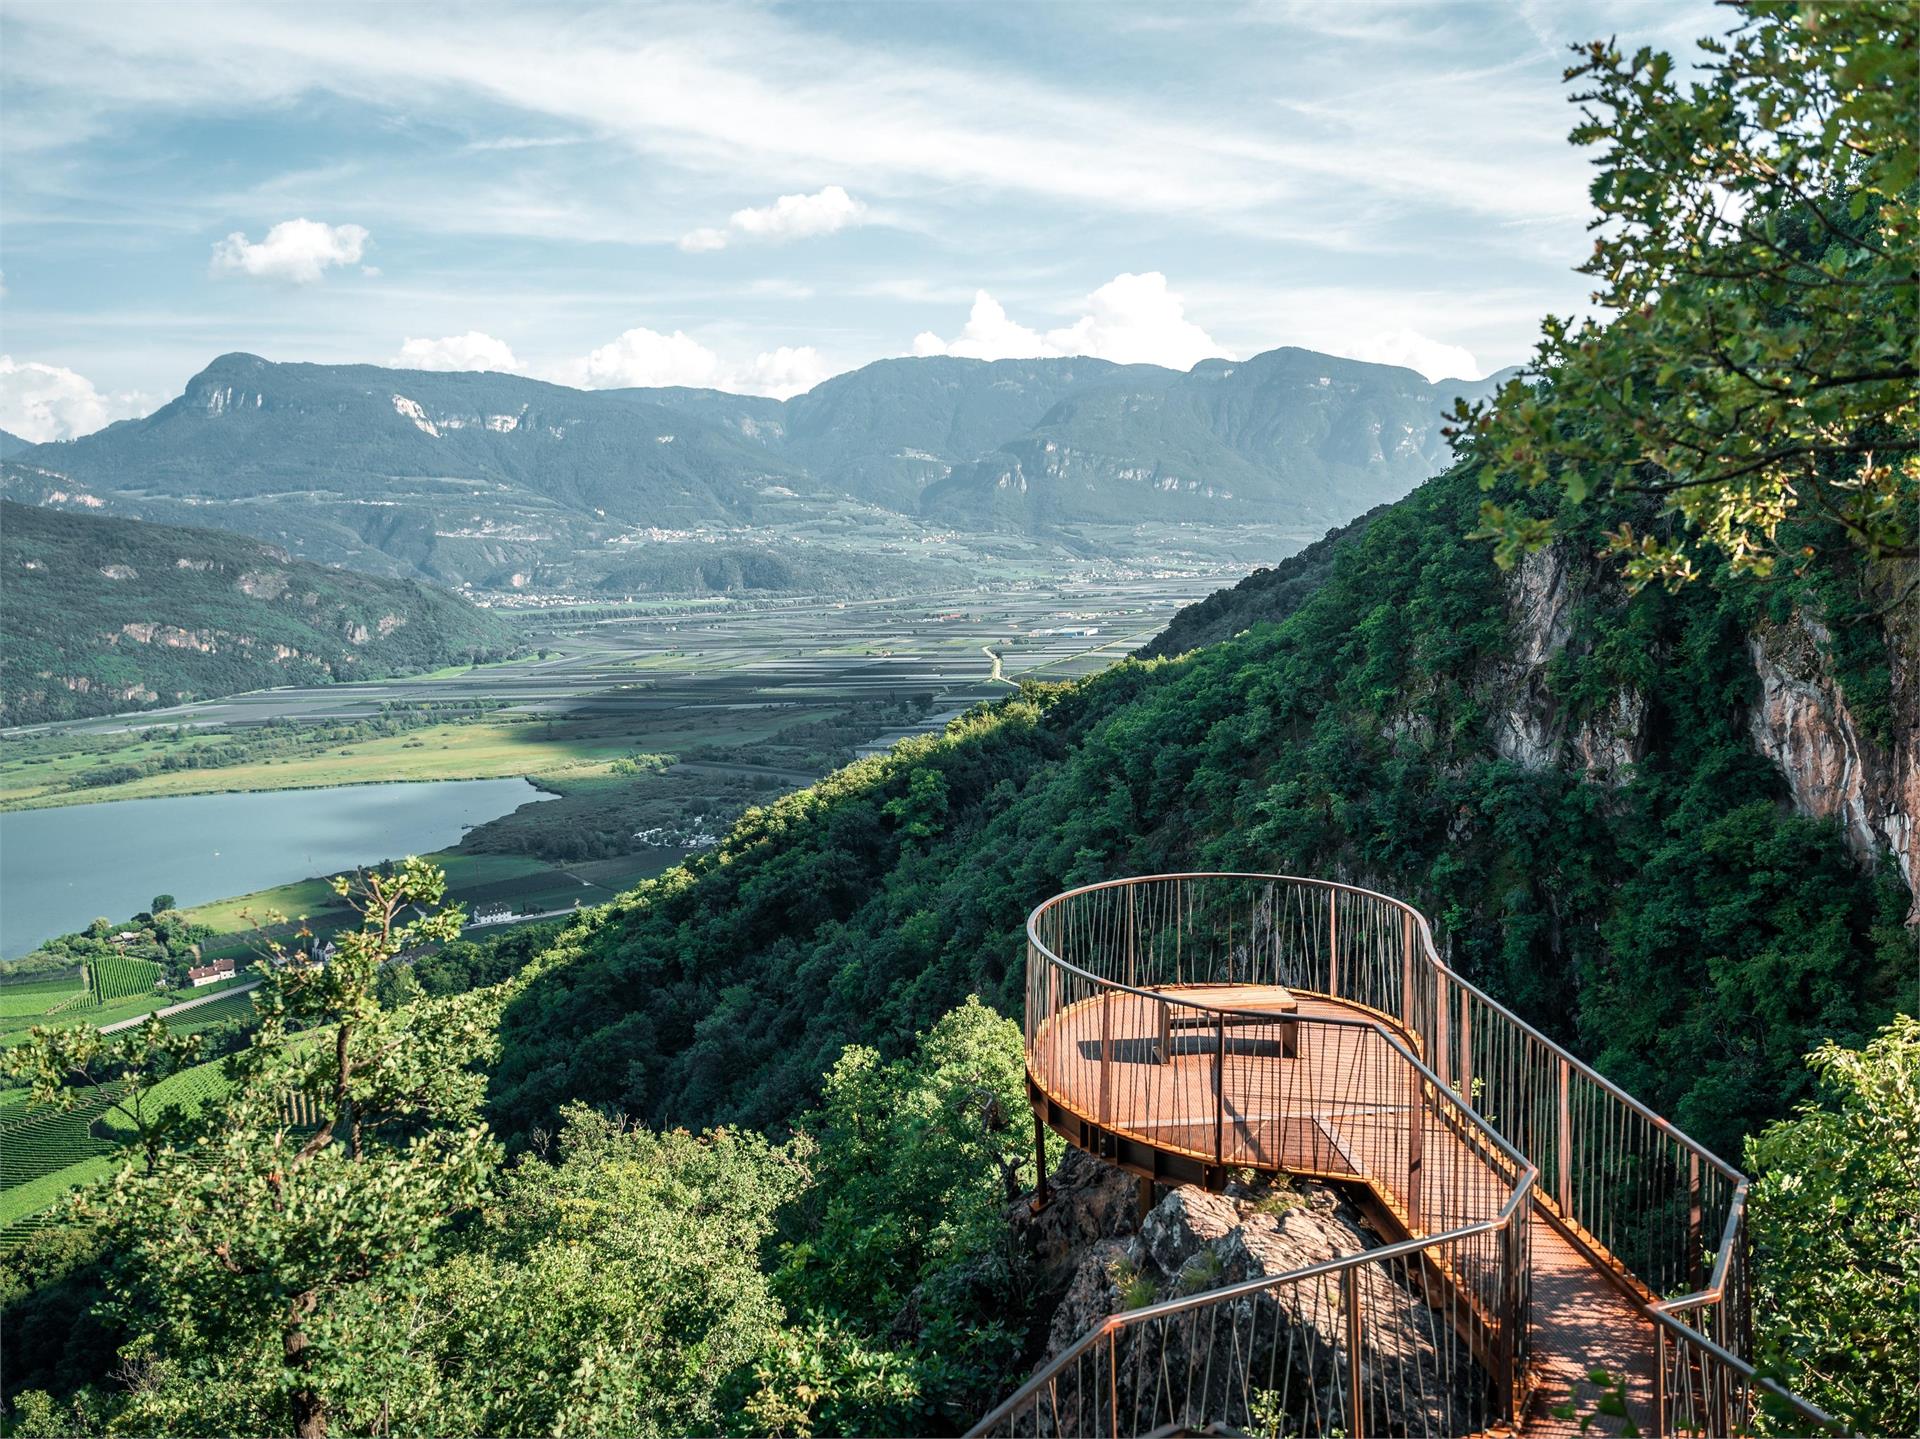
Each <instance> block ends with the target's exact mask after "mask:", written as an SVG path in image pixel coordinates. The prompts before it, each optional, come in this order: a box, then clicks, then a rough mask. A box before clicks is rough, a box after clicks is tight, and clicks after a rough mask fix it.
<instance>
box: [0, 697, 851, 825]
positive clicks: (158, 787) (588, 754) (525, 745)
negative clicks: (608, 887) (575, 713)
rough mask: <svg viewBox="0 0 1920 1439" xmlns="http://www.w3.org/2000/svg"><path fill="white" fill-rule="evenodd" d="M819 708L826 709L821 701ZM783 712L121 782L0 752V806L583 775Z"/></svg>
mask: <svg viewBox="0 0 1920 1439" xmlns="http://www.w3.org/2000/svg"><path fill="white" fill-rule="evenodd" d="M822 707H823V708H827V707H828V706H827V705H826V704H825V702H824V701H823V705H822ZM795 722H796V721H795V718H794V716H793V714H791V713H781V712H777V711H736V712H731V713H727V714H724V715H719V716H715V715H711V714H707V715H698V716H696V715H692V714H688V715H685V716H676V717H672V718H669V719H664V720H663V719H662V718H660V717H659V716H656V715H652V714H643V715H641V716H639V717H637V718H635V719H634V720H633V721H632V722H631V723H623V722H621V721H619V720H605V719H594V720H587V721H566V720H560V721H548V720H499V721H489V722H486V723H470V724H444V725H430V726H427V727H424V728H421V729H416V730H411V731H408V732H407V733H405V734H393V735H383V736H380V737H378V738H374V739H363V740H354V741H351V742H349V743H347V744H343V745H340V746H339V747H338V748H337V749H328V750H327V751H325V752H324V753H320V754H300V755H291V756H287V757H284V758H268V759H255V760H250V761H246V762H243V763H239V764H229V765H221V766H218V767H211V766H210V767H207V768H200V769H175V770H168V771H165V772H162V773H158V774H150V775H143V776H141V777H139V778H135V779H130V780H127V781H124V782H122V783H119V784H111V785H99V786H95V787H92V788H87V789H79V790H60V789H56V788H55V786H57V785H58V784H60V783H61V782H62V781H64V780H67V779H69V778H70V777H71V776H73V775H74V774H76V773H80V772H83V771H85V770H86V769H87V768H89V767H90V766H92V765H94V764H95V763H97V762H98V760H97V758H96V756H95V755H94V754H92V753H90V752H86V751H82V750H76V751H75V752H72V753H66V754H59V755H55V756H52V757H50V758H45V759H39V758H36V759H33V760H28V759H25V758H23V757H21V756H19V755H16V754H9V753H8V752H6V751H5V750H0V808H5V809H37V808H42V807H47V806H53V805H67V804H98V803H104V802H106V801H108V800H120V799H151V798H155V797H157V796H162V795H191V794H224V793H232V792H238V791H246V790H283V789H318V788H323V787H326V786H331V785H345V784H383V783H387V782H389V781H396V780H443V779H500V778H507V777H514V776H521V775H524V776H526V777H528V778H530V779H535V780H544V779H588V778H592V777H594V776H604V775H607V774H609V773H611V771H610V769H609V766H610V765H611V763H612V762H613V761H614V760H616V759H619V758H621V757H622V756H625V755H629V754H631V753H633V751H634V750H635V749H636V748H645V749H646V750H648V751H652V752H659V751H665V752H668V753H672V752H674V750H675V748H676V747H691V746H694V745H714V744H719V745H747V744H754V743H758V742H761V741H764V740H766V739H769V738H771V737H772V736H773V735H775V734H777V733H778V732H779V731H780V730H781V729H783V728H785V727H788V726H790V725H793V724H794V723H795ZM217 743H219V737H218V736H188V737H186V738H184V739H172V738H166V739H156V740H150V741H149V740H141V741H136V742H135V743H133V744H131V745H129V746H127V747H125V748H124V749H115V750H114V751H112V753H111V754H110V755H109V756H108V761H109V762H118V763H126V764H131V763H134V762H137V761H138V760H141V759H144V758H148V757H149V756H156V755H162V754H165V753H168V752H170V751H177V750H178V749H179V748H180V747H181V746H183V745H184V746H189V747H190V746H193V745H196V744H201V745H213V744H217Z"/></svg>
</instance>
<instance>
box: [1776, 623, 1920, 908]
mask: <svg viewBox="0 0 1920 1439" xmlns="http://www.w3.org/2000/svg"><path fill="white" fill-rule="evenodd" d="M1913 610H1914V606H1913V604H1912V602H1909V603H1908V605H1907V606H1905V607H1903V609H1902V610H1900V611H1896V613H1895V615H1894V616H1892V624H1891V626H1890V628H1889V630H1888V632H1887V633H1888V639H1889V643H1888V646H1887V651H1888V662H1889V664H1890V666H1891V669H1892V674H1893V724H1892V727H1891V735H1890V741H1889V742H1887V743H1882V742H1881V741H1880V740H1879V739H1877V738H1876V737H1875V736H1873V735H1872V734H1870V733H1868V732H1867V731H1866V729H1865V728H1864V727H1863V726H1862V725H1860V724H1859V723H1858V722H1857V720H1856V718H1855V715H1854V711H1853V709H1852V707H1851V706H1850V705H1849V704H1848V701H1847V695H1846V692H1845V690H1844V689H1843V687H1842V685H1841V684H1840V681H1839V679H1838V678H1837V676H1836V674H1835V669H1834V664H1833V660H1832V653H1833V636H1832V634H1831V632H1830V631H1829V630H1828V629H1827V627H1826V625H1825V624H1823V623H1822V622H1821V621H1820V620H1819V619H1817V618H1816V617H1814V616H1813V615H1810V614H1807V613H1805V612H1801V613H1797V614H1795V615H1794V617H1793V618H1792V620H1790V621H1789V622H1788V623H1786V624H1781V625H1770V626H1767V627H1765V628H1763V629H1761V630H1759V631H1757V632H1756V633H1755V634H1754V635H1753V637H1752V638H1751V639H1750V640H1749V642H1748V652H1749V653H1750V654H1751V655H1752V656H1753V667H1754V671H1755V673H1756V674H1757V675H1758V677H1759V681H1760V690H1759V697H1758V700H1757V702H1756V704H1755V705H1754V708H1753V710H1752V713H1751V715H1750V717H1749V730H1750V732H1751V734H1752V735H1753V742H1754V744H1755V746H1756V747H1757V748H1758V749H1759V750H1760V752H1761V753H1762V754H1764V755H1766V756H1767V757H1768V758H1769V759H1771V760H1772V761H1773V762H1774V764H1775V765H1777V766H1778V767H1779V769H1780V772H1781V774H1783V775H1784V776H1785V777H1786V781H1787V786H1788V788H1789V790H1790V791H1791V792H1792V794H1793V803H1794V808H1796V809H1797V810H1799V811H1800V812H1801V813H1802V814H1808V815H1813V816H1816V817H1819V818H1823V819H1826V818H1832V819H1837V820H1838V821H1839V822H1840V827H1841V832H1842V833H1843V834H1844V835H1845V836H1846V840H1847V846H1848V848H1849V849H1851V850H1852V851H1853V852H1854V854H1855V855H1857V856H1858V857H1859V858H1860V860H1861V861H1862V862H1863V863H1865V864H1875V863H1877V862H1879V860H1880V859H1881V857H1882V856H1883V855H1885V854H1886V853H1888V852H1891V854H1892V856H1893V862H1894V863H1895V864H1897V865H1898V866H1899V868H1900V873H1901V876H1902V878H1904V879H1905V880H1906V882H1907V890H1908V892H1909V893H1911V894H1915V895H1916V896H1917V897H1916V900H1915V905H1914V908H1913V910H1912V911H1910V912H1909V914H1908V916H1907V919H1908V923H1910V924H1911V923H1915V922H1920V638H1916V633H1915V624H1914V620H1915V615H1914V613H1913Z"/></svg>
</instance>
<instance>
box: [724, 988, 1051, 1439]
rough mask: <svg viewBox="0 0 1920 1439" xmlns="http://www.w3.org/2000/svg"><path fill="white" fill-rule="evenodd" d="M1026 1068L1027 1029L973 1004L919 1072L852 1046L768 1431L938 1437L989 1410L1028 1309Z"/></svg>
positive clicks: (793, 1235) (762, 1397)
mask: <svg viewBox="0 0 1920 1439" xmlns="http://www.w3.org/2000/svg"><path fill="white" fill-rule="evenodd" d="M1024 1055H1025V1050H1024V1046H1023V1044H1022V1039H1021V1032H1020V1026H1019V1025H1018V1024H1016V1023H1014V1022H1013V1021H1012V1020H1009V1019H1005V1018H1002V1017H1001V1016H1000V1015H998V1014H995V1013H994V1012H993V1011H992V1010H991V1009H988V1008H987V1007H986V1006H985V1005H983V1004H981V1003H980V1001H979V1000H978V998H976V997H973V996H969V997H968V999H967V1000H966V1002H965V1003H964V1004H962V1005H961V1006H960V1007H959V1008H957V1009H954V1010H952V1011H950V1012H949V1013H948V1014H946V1015H944V1016H943V1017H942V1018H941V1019H940V1020H939V1021H938V1022H937V1023H936V1024H934V1025H933V1027H932V1028H931V1029H929V1030H928V1031H927V1032H926V1033H925V1034H923V1035H921V1036H920V1038H919V1042H918V1044H917V1045H916V1047H915V1049H914V1051H913V1052H912V1053H911V1054H909V1055H906V1056H904V1057H903V1058H901V1059H898V1060H895V1061H893V1062H891V1063H884V1062H882V1061H881V1059H880V1057H879V1055H878V1054H876V1053H875V1052H874V1051H873V1050H871V1049H868V1048H866V1047H865V1046H862V1045H850V1046H848V1048H847V1049H846V1051H845V1052H844V1053H843V1054H842V1055H841V1057H840V1060H839V1062H838V1063H837V1064H835V1065H834V1067H833V1069H832V1070H831V1071H830V1072H829V1073H828V1074H827V1077H826V1083H825V1093H824V1095H823V1096H822V1102H821V1105H820V1108H819V1109H818V1110H816V1111H814V1112H813V1113H811V1114H809V1115H807V1116H806V1117H804V1118H803V1119H802V1120H801V1121H800V1128H801V1129H802V1131H803V1132H804V1133H806V1134H808V1135H810V1136H811V1137H812V1138H813V1139H814V1140H815V1141H816V1142H817V1143H818V1146H819V1151H818V1154H817V1155H816V1157H815V1159H814V1169H815V1175H816V1178H815V1183H814V1184H813V1186H812V1187H811V1188H810V1189H809V1190H808V1191H807V1192H806V1194H805V1195H804V1196H802V1198H801V1199H800V1200H799V1202H798V1203H797V1204H795V1205H794V1206H793V1208H792V1210H791V1211H790V1212H789V1213H788V1214H787V1215H785V1216H784V1218H783V1223H782V1229H783V1231H784V1233H785V1234H786V1235H787V1236H788V1237H787V1241H786V1242H785V1243H784V1244H783V1245H782V1247H781V1257H782V1264H781V1268H780V1270H779V1273H778V1274H777V1275H776V1288H777V1292H778V1293H779V1294H780V1296H781V1297H782V1298H783V1299H785V1300H786V1301H787V1303H788V1305H789V1306H790V1307H791V1308H792V1309H794V1310H795V1311H797V1313H798V1315H800V1316H802V1317H803V1319H804V1322H803V1323H802V1324H801V1325H800V1326H799V1327H797V1328H795V1329H791V1330H789V1332H788V1333H787V1335H786V1336H785V1338H784V1339H783V1341H782V1344H781V1346H780V1347H779V1348H777V1349H775V1350H774V1351H773V1352H771V1353H770V1354H769V1356H768V1359H767V1362H766V1364H765V1365H764V1366H763V1368H762V1370H761V1373H760V1388H759V1392H758V1393H757V1394H756V1395H755V1397H754V1398H753V1400H752V1401H751V1402H750V1404H749V1406H748V1410H747V1412H748V1413H749V1415H751V1416H752V1417H753V1418H754V1419H755V1421H756V1423H757V1424H758V1425H759V1426H761V1427H765V1428H768V1429H776V1430H780V1431H783V1432H792V1433H810V1432H815V1431H824V1432H858V1433H885V1432H895V1433H899V1432H905V1433H924V1432H927V1431H928V1430H929V1429H930V1428H941V1427H945V1426H948V1425H956V1424H957V1425H960V1426H961V1427H964V1424H965V1422H966V1421H967V1420H968V1419H970V1418H972V1417H975V1416H977V1415H978V1414H979V1413H980V1412H982V1411H983V1410H984V1409H985V1408H986V1407H987V1405H988V1404H990V1403H991V1401H992V1398H993V1395H994V1393H995V1392H996V1391H997V1389H998V1388H999V1387H1000V1386H1001V1385H1002V1384H1003V1383H1004V1381H1005V1380H1006V1378H1007V1377H1008V1375H1009V1374H1010V1373H1011V1371H1012V1367H1013V1365H1014V1363H1015V1362H1016V1361H1017V1359H1018V1357H1019V1353H1020V1346H1021V1341H1022V1337H1023V1329H1024V1316H1025V1314H1026V1312H1027V1308H1028V1306H1029V1303H1030V1298H1029V1296H1028V1295H1027V1293H1026V1292H1025V1286H1024V1284H1023V1274H1022V1269H1021V1260H1020V1256H1018V1255H1017V1254H1016V1253H1015V1252H1014V1251H1013V1249H1012V1248H1011V1244H1012V1234H1011V1231H1010V1230H1009V1228H1008V1226H1007V1224H1006V1220H1005V1212H1006V1206H1007V1204H1008V1203H1009V1202H1010V1201H1011V1200H1013V1199H1016V1198H1018V1197H1019V1195H1020V1193H1021V1192H1022V1190H1023V1188H1025V1187H1026V1186H1027V1185H1029V1184H1031V1183H1032V1180H1033V1158H1032V1149H1031V1143H1032V1141H1031V1137H1030V1134H1029V1131H1028V1129H1027V1106H1026V1101H1025V1094H1024V1087H1023V1082H1024V1078H1025V1073H1026V1070H1025V1058H1024ZM903 1339H904V1340H905V1342H902V1341H903Z"/></svg>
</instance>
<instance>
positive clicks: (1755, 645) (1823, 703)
mask: <svg viewBox="0 0 1920 1439" xmlns="http://www.w3.org/2000/svg"><path fill="white" fill-rule="evenodd" d="M1602 582H1603V581H1601V580H1599V579H1598V578H1596V576H1595V575H1594V574H1593V573H1591V571H1590V567H1587V566H1582V565H1580V564H1578V563H1577V562H1574V561H1570V559H1569V556H1568V553H1567V551H1566V548H1565V546H1563V545H1552V546H1549V547H1548V548H1546V549H1543V550H1540V551H1537V552H1535V553H1533V554H1531V555H1528V556H1527V557H1526V558H1525V559H1524V560H1523V561H1522V562H1521V563H1520V564H1519V565H1517V566H1516V567H1515V568H1514V570H1513V572H1512V573H1511V574H1510V575H1509V576H1508V577H1507V616H1508V620H1509V622H1510V624H1511V627H1512V635H1513V650H1512V653H1511V656H1510V658H1507V659H1506V660H1504V661H1502V662H1501V663H1500V664H1498V665H1495V666H1492V667H1490V669H1489V671H1488V673H1487V675H1486V676H1485V681H1486V688H1487V692H1488V694H1489V696H1490V698H1491V700H1492V702H1493V703H1492V739H1493V745H1494V748H1495V750H1496V751H1497V752H1498V753H1499V754H1500V755H1501V756H1503V757H1504V758H1506V759H1510V760H1512V761H1514V762H1515V763H1516V764H1520V765H1523V766H1525V767H1526V768H1528V769H1547V768H1551V767H1556V766H1566V767H1578V768H1579V769H1581V770H1582V771H1584V773H1585V775H1586V777H1587V778H1588V779H1590V780H1594V781H1596V782H1598V783H1603V784H1616V783H1620V782H1622V781H1624V780H1625V778H1626V777H1627V776H1628V775H1629V774H1630V773H1631V768H1632V766H1633V765H1634V764H1635V763H1636V762H1637V761H1638V760H1639V758H1640V757H1641V755H1643V754H1644V753H1645V730H1646V718H1647V705H1646V700H1645V698H1644V697H1643V696H1642V695H1640V694H1639V693H1637V692H1636V691H1634V690H1633V689H1631V688H1623V689H1621V690H1619V691H1617V692H1616V693H1615V694H1614V696H1613V698H1612V700H1611V702H1610V703H1609V704H1608V705H1606V706H1605V707H1604V708H1600V709H1597V710H1595V711H1593V712H1591V713H1588V714H1586V715H1584V716H1580V717H1578V718H1570V717H1569V716H1568V715H1567V714H1566V713H1565V712H1564V710H1563V709H1562V708H1561V707H1560V706H1559V705H1558V703H1557V702H1556V700H1555V698H1554V696H1553V694H1552V692H1551V691H1550V690H1549V688H1548V685H1547V671H1548V668H1549V666H1551V664H1552V663H1553V661H1554V659H1555V657H1556V656H1558V655H1559V654H1560V653H1561V652H1562V651H1564V650H1565V649H1566V647H1567V646H1568V645H1569V644H1570V643H1577V642H1578V641H1577V640H1576V638H1575V635H1574V620H1573V614H1574V609H1575V607H1576V605H1577V604H1578V602H1579V600H1580V598H1581V597H1582V595H1583V594H1584V593H1585V592H1586V591H1587V590H1588V589H1590V588H1591V587H1592V586H1593V585H1595V584H1598V583H1602ZM1884 633H1885V636H1886V640H1887V655H1888V663H1889V666H1890V668H1891V671H1892V678H1893V723H1892V726H1891V735H1890V738H1887V739H1884V740H1883V739H1880V738H1876V737H1875V736H1874V735H1873V734H1872V733H1870V732H1869V731H1868V729H1867V728H1866V727H1865V726H1863V725H1861V724H1860V723H1859V722H1858V720H1857V718H1856V715H1855V712H1854V709H1853V707H1852V706H1850V704H1849V702H1848V697H1847V695H1846V692H1845V688H1844V686H1843V685H1842V683H1841V681H1840V679H1839V677H1838V673H1837V670H1836V667H1835V665H1834V662H1833V635H1832V633H1831V632H1830V631H1829V629H1828V627H1827V626H1826V624H1825V623H1824V622H1823V621H1822V620H1821V619H1820V618H1819V617H1818V616H1816V615H1813V614H1810V613H1807V612H1805V611H1801V612H1798V613H1796V614H1795V615H1794V617H1793V618H1792V619H1791V620H1790V621H1789V622H1787V623H1785V624H1767V625H1763V626H1762V627H1760V628H1758V629H1756V630H1755V631H1754V633H1753V634H1752V635H1751V636H1750V638H1749V640H1748V646H1747V648H1748V653H1749V654H1750V655H1751V657H1752V660H1753V668H1754V673H1755V677H1756V680H1757V684H1756V688H1755V693H1754V698H1753V703H1752V707H1751V709H1750V711H1749V713H1748V732H1749V733H1750V734H1751V736H1752V738H1753V743H1754V746H1755V747H1756V748H1757V749H1758V750H1759V751H1760V753H1761V754H1763V755H1765V756H1766V757H1767V758H1768V759H1770V760H1772V761H1773V763H1774V764H1775V766H1776V767H1777V768H1778V769H1779V771H1780V773H1781V776H1782V777H1783V778H1784V779H1785V780H1786V783H1787V789H1788V792H1789V793H1790V794H1791V795H1792V798H1793V805H1794V808H1795V809H1796V810H1798V811H1799V812H1800V813H1801V814H1804V815H1809V816H1812V817H1814V818H1820V819H1827V818H1832V819H1837V820H1838V821H1839V822H1840V826H1841V829H1842V831H1843V833H1844V834H1845V835H1846V840H1847V844H1848V847H1849V848H1850V849H1851V850H1852V851H1853V853H1854V854H1855V856H1856V857H1858V858H1859V860H1860V861H1861V863H1863V864H1866V865H1874V864H1877V863H1879V862H1880V860H1881V858H1882V857H1883V856H1885V855H1886V854H1888V853H1891V854H1892V856H1893V860H1894V862H1895V863H1896V864H1897V865H1898V866H1899V868H1900V873H1901V876H1902V878H1904V879H1905V880H1906V883H1907V889H1908V891H1909V892H1910V893H1915V894H1916V896H1920V599H1915V598H1913V597H1909V598H1908V599H1907V600H1906V601H1905V602H1904V603H1903V604H1901V605H1899V606H1896V607H1895V608H1894V609H1893V610H1892V611H1891V612H1890V613H1889V615H1888V616H1887V617H1886V618H1885V620H1884ZM1908 921H1909V923H1915V922H1920V898H1916V901H1915V906H1914V909H1913V911H1912V912H1911V913H1910V914H1909V916H1908Z"/></svg>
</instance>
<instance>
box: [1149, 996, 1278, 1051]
mask: <svg viewBox="0 0 1920 1439" xmlns="http://www.w3.org/2000/svg"><path fill="white" fill-rule="evenodd" d="M1153 992H1154V993H1155V994H1157V995H1161V996H1163V997H1164V998H1166V999H1167V1000H1169V1001H1172V1002H1171V1003H1167V1004H1163V1005H1161V1006H1160V1043H1159V1047H1158V1049H1157V1050H1156V1056H1157V1058H1158V1060H1159V1062H1160V1063H1162V1064H1165V1063H1166V1062H1167V1061H1168V1059H1170V1058H1171V1057H1172V1055H1173V1035H1174V1031H1175V1030H1180V1029H1214V1028H1216V1027H1218V1028H1224V1029H1232V1028H1236V1027H1238V1026H1241V1025H1247V1024H1271V1023H1273V1021H1274V1020H1275V1019H1276V1018H1277V1019H1279V1021H1280V1057H1281V1058H1282V1059H1293V1058H1294V1057H1296V1055H1297V1054H1298V1053H1299V1047H1300V1026H1299V1024H1298V1023H1297V1022H1296V1021H1294V1020H1293V1019H1292V1018H1289V1017H1288V1016H1292V1015H1296V1014H1298V1013H1299V1012H1300V1002H1299V1001H1298V1000H1297V999H1295V998H1294V997H1293V994H1292V992H1291V991H1290V990H1287V989H1283V988H1282V987H1281V986H1279V985H1277V984H1161V985H1155V986H1154V990H1153ZM1182 1004H1204V1005H1207V1006H1209V1007H1210V1008H1212V1009H1220V1010H1232V1011H1234V1012H1233V1013H1230V1014H1208V1013H1203V1012H1198V1011H1195V1010H1190V1009H1189V1010H1181V1011H1180V1012H1179V1013H1178V1014H1176V1013H1175V1012H1174V1011H1175V1008H1176V1006H1178V1005H1182Z"/></svg>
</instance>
